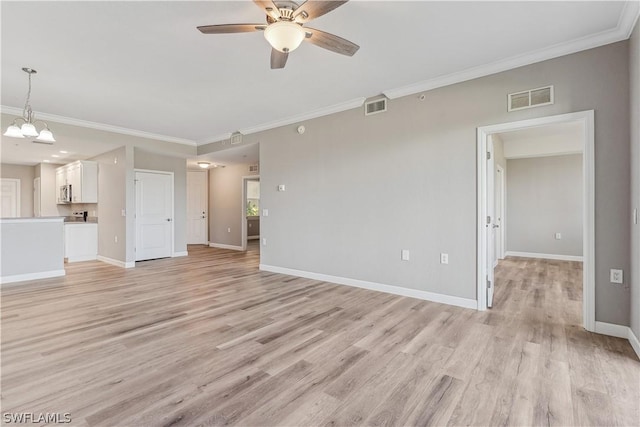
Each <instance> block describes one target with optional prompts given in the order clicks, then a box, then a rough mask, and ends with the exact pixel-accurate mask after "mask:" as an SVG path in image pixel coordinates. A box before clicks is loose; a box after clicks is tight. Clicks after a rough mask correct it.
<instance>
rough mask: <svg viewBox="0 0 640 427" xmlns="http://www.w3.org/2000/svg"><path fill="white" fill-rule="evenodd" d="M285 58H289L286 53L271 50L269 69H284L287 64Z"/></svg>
mask: <svg viewBox="0 0 640 427" xmlns="http://www.w3.org/2000/svg"><path fill="white" fill-rule="evenodd" d="M287 58H289V54H288V53H284V52H280V51H279V50H277V49H273V48H272V49H271V69H272V70H275V69H278V68H284V66H285V64H286V63H287Z"/></svg>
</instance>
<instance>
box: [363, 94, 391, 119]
mask: <svg viewBox="0 0 640 427" xmlns="http://www.w3.org/2000/svg"><path fill="white" fill-rule="evenodd" d="M385 111H387V98H381V99H376V100H374V101H369V102H366V103H365V104H364V115H365V116H370V115H372V114H378V113H384V112H385Z"/></svg>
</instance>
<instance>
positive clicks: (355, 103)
mask: <svg viewBox="0 0 640 427" xmlns="http://www.w3.org/2000/svg"><path fill="white" fill-rule="evenodd" d="M365 99H366V98H355V99H352V100H350V101H346V102H341V103H340V104H334V105H330V106H329V107H323V108H318V109H316V110H313V111H310V112H308V113H303V114H298V115H295V116H290V117H287V118H284V119H282V120H276V121H273V122H268V123H263V124H260V125H257V126H253V127H250V128H245V129H240V130H239V132H240V133H241V134H243V135H250V134H252V133H256V132H261V131H264V130H269V129H274V128H277V127H280V126H286V125H290V124H292V123H298V122H303V121H306V120H311V119H315V118H318V117H322V116H328V115H329V114H334V113H339V112H341V111H346V110H351V109H353V108H358V107H361V106H362V104H364V101H365Z"/></svg>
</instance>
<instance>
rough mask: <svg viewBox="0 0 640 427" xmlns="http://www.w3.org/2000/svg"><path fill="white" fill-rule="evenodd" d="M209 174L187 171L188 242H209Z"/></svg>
mask: <svg viewBox="0 0 640 427" xmlns="http://www.w3.org/2000/svg"><path fill="white" fill-rule="evenodd" d="M207 178H208V174H207V172H206V171H188V172H187V243H188V244H207V243H208V240H209V239H208V233H207V230H208V211H209V207H208V203H209V201H208V189H207Z"/></svg>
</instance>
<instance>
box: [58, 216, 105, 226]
mask: <svg viewBox="0 0 640 427" xmlns="http://www.w3.org/2000/svg"><path fill="white" fill-rule="evenodd" d="M64 222H65V224H66V223H72V224H97V223H98V218H97V217H94V216H93V217H92V216H89V217H87V220H86V221H84V220H83V219H82V217H75V216H66V217H64Z"/></svg>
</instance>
